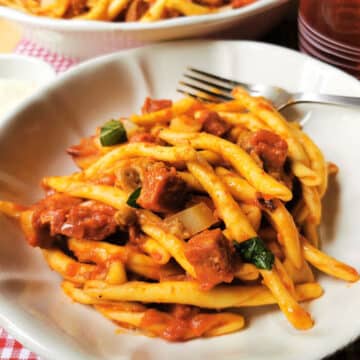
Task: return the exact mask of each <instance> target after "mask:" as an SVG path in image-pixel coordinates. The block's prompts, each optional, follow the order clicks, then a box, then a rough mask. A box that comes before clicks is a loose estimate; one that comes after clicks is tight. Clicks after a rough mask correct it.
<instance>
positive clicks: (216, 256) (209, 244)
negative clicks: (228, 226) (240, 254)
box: [185, 229, 234, 290]
mask: <svg viewBox="0 0 360 360" xmlns="http://www.w3.org/2000/svg"><path fill="white" fill-rule="evenodd" d="M231 255H232V250H231V248H230V245H229V242H228V240H227V239H226V238H225V237H224V235H223V234H222V232H221V230H220V229H214V230H205V231H203V232H201V233H200V234H198V235H195V236H194V237H192V238H191V239H190V240H189V241H188V242H187V243H186V245H185V256H186V258H187V259H188V260H189V262H190V263H191V264H192V265H193V267H194V269H195V272H196V277H197V280H198V281H199V282H200V284H201V288H202V289H203V290H210V289H211V288H212V287H214V286H215V285H216V284H219V283H221V282H231V281H232V280H233V278H234V272H233V262H232V256H231Z"/></svg>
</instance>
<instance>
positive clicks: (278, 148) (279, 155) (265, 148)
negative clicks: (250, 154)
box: [250, 130, 288, 171]
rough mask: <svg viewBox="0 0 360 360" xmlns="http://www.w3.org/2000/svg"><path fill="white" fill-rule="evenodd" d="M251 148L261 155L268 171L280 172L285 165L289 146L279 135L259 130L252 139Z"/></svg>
mask: <svg viewBox="0 0 360 360" xmlns="http://www.w3.org/2000/svg"><path fill="white" fill-rule="evenodd" d="M250 146H251V148H252V149H253V150H254V151H255V152H256V153H257V154H258V155H259V157H260V158H261V160H262V161H263V162H264V166H265V168H266V169H267V170H269V171H271V170H275V171H276V170H280V169H281V168H282V167H283V166H284V163H285V160H286V157H287V151H288V145H287V143H286V141H285V140H283V139H282V138H281V137H280V136H279V135H277V134H274V133H273V132H271V131H267V130H259V131H256V132H255V133H253V134H252V136H251V137H250Z"/></svg>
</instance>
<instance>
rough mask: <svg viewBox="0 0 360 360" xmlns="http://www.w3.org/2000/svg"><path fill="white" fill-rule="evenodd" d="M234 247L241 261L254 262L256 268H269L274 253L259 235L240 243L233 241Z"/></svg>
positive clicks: (271, 264)
mask: <svg viewBox="0 0 360 360" xmlns="http://www.w3.org/2000/svg"><path fill="white" fill-rule="evenodd" d="M234 247H235V250H236V252H237V253H238V254H239V255H240V256H241V257H242V259H243V261H245V262H249V263H252V264H254V265H255V266H256V267H257V268H258V269H265V270H271V268H272V266H273V264H274V255H273V253H272V252H271V251H270V250H268V249H267V248H266V246H265V244H264V242H263V241H262V240H261V239H260V238H259V237H253V238H251V239H249V240H246V241H244V242H242V243H238V242H236V241H234Z"/></svg>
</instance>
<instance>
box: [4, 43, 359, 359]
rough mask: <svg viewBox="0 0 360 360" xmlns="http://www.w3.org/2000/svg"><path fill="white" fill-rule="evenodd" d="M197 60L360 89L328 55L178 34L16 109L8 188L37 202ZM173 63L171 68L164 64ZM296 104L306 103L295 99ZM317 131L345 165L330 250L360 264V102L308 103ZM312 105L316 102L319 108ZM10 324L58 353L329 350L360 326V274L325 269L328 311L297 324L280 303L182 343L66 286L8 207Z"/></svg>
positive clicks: (122, 355)
mask: <svg viewBox="0 0 360 360" xmlns="http://www.w3.org/2000/svg"><path fill="white" fill-rule="evenodd" d="M187 65H193V66H196V67H199V68H202V69H205V70H208V71H213V72H216V73H218V74H221V75H223V76H230V77H234V78H237V79H241V80H244V81H252V82H263V83H268V84H276V85H280V86H283V87H285V88H287V89H289V90H294V91H302V90H310V91H322V92H329V93H338V94H348V95H353V96H356V95H358V96H359V95H360V83H359V82H358V81H357V80H355V79H354V78H352V77H350V76H348V75H346V74H344V73H343V72H341V71H338V70H336V69H334V68H332V67H330V66H328V65H324V64H322V63H320V62H318V61H316V60H312V59H311V58H309V57H306V56H304V55H301V54H299V53H297V52H294V51H290V50H286V49H283V48H280V47H276V46H272V45H265V44H261V43H256V42H177V43H166V44H162V45H158V46H155V47H148V48H143V49H138V50H130V51H126V52H122V53H119V54H115V55H111V56H107V57H103V58H99V59H96V60H93V61H90V62H88V63H85V64H83V65H81V66H79V67H78V68H75V69H73V70H71V71H69V72H68V73H66V74H65V75H63V76H62V77H60V78H59V79H57V80H56V81H55V82H54V83H53V84H51V85H50V86H48V88H47V89H46V90H44V91H42V93H41V94H38V95H37V96H36V97H35V98H33V99H31V100H30V101H28V103H27V104H25V105H23V106H22V108H21V109H19V110H18V112H17V113H16V114H14V115H13V116H11V117H8V119H7V120H6V122H5V123H3V125H2V126H1V127H0V169H1V170H0V198H5V199H10V200H15V201H19V202H22V203H24V202H25V203H28V202H31V201H34V200H35V199H38V198H39V197H40V196H41V195H42V192H41V191H40V189H39V180H40V179H41V177H42V176H45V175H49V174H54V175H55V174H59V175H61V174H67V173H69V172H70V171H72V170H74V169H75V168H74V166H73V165H72V163H71V161H70V159H69V158H68V157H67V156H66V155H65V151H64V149H65V148H66V147H67V146H69V145H70V144H74V143H77V142H78V141H79V138H80V137H81V136H84V135H89V134H91V133H92V132H93V131H94V128H95V126H97V125H99V124H102V123H103V122H104V121H105V120H107V119H109V118H111V117H113V116H119V115H126V114H130V113H132V112H134V111H138V109H139V107H140V106H141V104H142V102H143V99H144V98H145V96H147V95H150V96H152V97H167V98H168V97H178V95H176V93H175V88H176V83H177V81H178V80H179V78H180V76H181V73H182V72H183V70H184V69H185V67H186V66H187ZM164 69H166V71H165V70H164ZM293 110H294V109H293ZM297 110H298V112H299V114H298V115H303V114H302V113H303V112H307V115H310V121H309V122H308V123H307V125H306V130H307V131H308V132H309V133H310V135H311V136H312V137H313V138H314V139H315V141H316V142H317V143H318V144H319V145H320V147H321V148H322V149H323V150H324V152H325V155H326V157H327V158H328V159H329V160H331V161H334V162H335V163H337V164H338V165H339V167H340V169H341V171H340V174H339V176H338V178H337V181H336V182H332V183H331V186H330V190H329V194H328V195H327V197H326V199H325V208H324V225H323V227H322V239H323V247H324V249H325V250H326V251H327V252H328V253H329V254H332V255H336V256H337V257H338V258H339V259H342V260H344V261H347V262H349V263H350V264H352V265H354V266H355V267H357V268H358V267H359V264H360V241H359V240H360V239H359V231H358V229H359V226H358V222H359V220H358V214H359V213H360V187H359V182H360V170H359V167H358V164H359V163H360V149H359V148H360V145H359V134H360V121H359V115H360V113H359V110H352V109H346V108H341V107H325V106H307V107H305V106H303V107H298V108H297ZM309 112H310V113H309ZM0 228H1V233H0V247H1V249H0V269H1V273H0V294H1V295H0V324H1V325H3V326H4V327H5V328H7V329H8V330H9V332H10V333H12V334H13V335H14V336H15V337H16V338H18V339H19V340H20V341H21V342H23V343H24V344H25V346H28V347H29V348H30V349H32V350H34V351H35V352H36V353H38V354H39V355H41V356H43V357H44V358H47V359H61V360H63V359H67V360H68V359H69V360H70V359H81V360H83V359H84V360H85V359H86V360H89V359H121V360H125V359H133V360H138V359H141V360H155V359H156V360H168V359H172V360H183V359H188V360H195V359H207V360H214V359H225V360H230V359H234V360H235V359H236V360H237V359H240V358H241V359H242V360H249V359H251V360H260V359H267V360H269V359H274V360H275V359H276V360H285V359H286V360H295V359H299V360H300V359H301V360H303V359H307V360H311V359H319V358H321V357H323V356H325V355H327V354H329V353H332V352H333V351H335V350H336V349H338V348H340V347H342V346H344V345H346V344H347V343H348V342H350V341H351V340H353V339H355V337H357V336H358V335H359V334H360V316H359V310H358V309H359V299H360V286H359V284H358V283H357V284H354V285H348V284H346V283H343V282H341V281H336V280H333V279H331V278H328V277H325V276H322V277H320V282H321V285H322V286H323V287H324V289H325V295H324V296H323V297H322V298H320V299H319V300H316V301H314V302H312V303H310V304H309V305H306V307H307V308H308V309H309V311H311V313H312V314H313V317H314V319H315V321H316V324H315V327H314V328H313V329H311V330H310V331H306V332H300V331H296V330H294V329H293V328H292V327H291V326H290V325H289V323H288V322H287V321H286V319H285V318H284V316H283V315H282V313H281V312H280V311H279V310H278V309H277V307H276V306H270V307H265V308H262V309H260V310H257V311H256V310H255V309H250V310H246V315H247V316H246V318H247V321H248V326H247V328H246V329H245V330H244V331H241V332H238V333H235V334H232V335H226V336H223V337H218V338H212V339H200V340H195V341H190V342H187V343H181V344H171V343H167V342H165V341H163V340H161V339H150V338H147V337H144V336H138V335H137V336H135V335H131V334H117V333H115V329H116V326H114V325H113V324H111V323H110V322H109V321H108V320H106V319H104V318H102V316H101V315H99V314H97V313H96V312H95V311H93V310H92V309H91V308H89V307H87V306H84V305H79V304H73V303H72V302H71V301H69V300H68V299H67V298H66V297H65V295H63V294H62V292H61V290H60V288H59V285H60V278H59V277H58V276H57V274H55V273H53V272H51V271H50V270H49V269H48V267H47V265H45V262H44V260H43V259H42V257H41V255H40V252H39V250H36V249H31V248H30V247H29V246H28V245H27V244H26V243H25V241H24V239H23V236H22V235H21V233H20V231H19V230H18V229H17V227H16V226H15V224H14V223H13V222H12V221H10V220H8V219H5V218H4V217H2V218H0Z"/></svg>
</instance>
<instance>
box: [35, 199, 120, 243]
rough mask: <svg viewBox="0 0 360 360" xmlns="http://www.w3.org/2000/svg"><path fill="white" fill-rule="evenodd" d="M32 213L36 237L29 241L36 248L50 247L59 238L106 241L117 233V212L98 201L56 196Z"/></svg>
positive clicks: (39, 204)
mask: <svg viewBox="0 0 360 360" xmlns="http://www.w3.org/2000/svg"><path fill="white" fill-rule="evenodd" d="M31 210H32V216H31V227H32V234H31V239H28V241H29V243H30V244H31V245H33V246H40V247H43V246H48V245H49V239H50V237H54V236H55V235H65V236H69V237H76V238H78V239H89V240H103V239H104V238H106V237H107V236H109V235H111V234H113V233H114V232H115V231H116V226H117V225H116V222H115V219H114V215H115V212H116V210H115V209H114V208H112V207H111V206H108V205H105V204H102V203H99V202H96V201H85V202H83V201H82V200H81V199H78V198H74V197H71V196H68V195H65V194H53V195H50V196H48V197H46V198H45V199H43V200H42V201H40V202H39V203H37V204H35V205H34V206H33V207H32V208H31ZM29 233H30V232H29Z"/></svg>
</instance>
